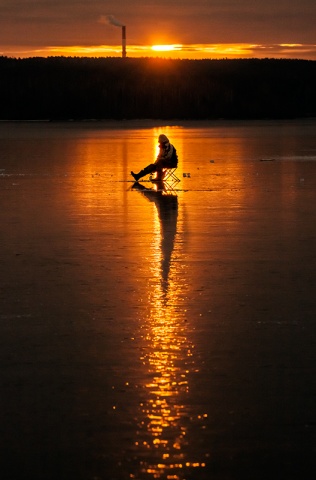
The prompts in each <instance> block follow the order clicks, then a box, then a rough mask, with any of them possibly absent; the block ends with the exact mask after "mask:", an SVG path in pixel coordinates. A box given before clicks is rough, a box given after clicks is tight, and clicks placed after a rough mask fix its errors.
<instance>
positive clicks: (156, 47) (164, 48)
mask: <svg viewBox="0 0 316 480" xmlns="http://www.w3.org/2000/svg"><path fill="white" fill-rule="evenodd" d="M181 47H182V45H153V46H152V47H151V49H152V50H154V51H155V52H171V51H173V50H181Z"/></svg>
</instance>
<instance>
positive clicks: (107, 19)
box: [99, 15, 126, 58]
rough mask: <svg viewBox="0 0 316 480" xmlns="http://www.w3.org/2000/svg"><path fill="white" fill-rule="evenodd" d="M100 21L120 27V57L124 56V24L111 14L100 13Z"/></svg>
mask: <svg viewBox="0 0 316 480" xmlns="http://www.w3.org/2000/svg"><path fill="white" fill-rule="evenodd" d="M99 22H100V23H104V24H110V25H114V26H115V27H122V58H126V26H125V25H123V23H122V22H120V21H119V20H116V18H114V17H113V15H107V16H106V17H105V16H104V15H102V16H101V17H100V19H99Z"/></svg>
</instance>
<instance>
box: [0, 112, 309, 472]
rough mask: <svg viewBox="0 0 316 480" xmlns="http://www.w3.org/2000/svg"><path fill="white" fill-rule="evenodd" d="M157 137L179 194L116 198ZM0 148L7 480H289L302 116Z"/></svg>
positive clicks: (299, 297)
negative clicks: (174, 159) (167, 146)
mask: <svg viewBox="0 0 316 480" xmlns="http://www.w3.org/2000/svg"><path fill="white" fill-rule="evenodd" d="M162 132H163V133H165V134H167V135H168V137H169V138H170V139H171V141H172V143H173V144H174V145H175V146H176V148H177V152H178V154H179V168H178V170H177V176H178V178H180V180H181V181H180V183H178V184H177V185H176V186H175V187H174V188H171V189H165V191H161V190H160V188H159V186H157V185H156V186H155V185H153V184H152V183H150V182H149V181H144V182H143V183H142V184H141V185H142V186H139V185H138V186H135V185H133V181H132V178H131V176H130V170H132V169H133V170H135V171H138V170H140V169H141V168H142V167H143V166H144V165H145V164H147V163H151V162H152V160H153V159H154V158H155V155H156V148H157V137H158V135H159V134H160V133H162ZM0 138H1V143H0V184H1V188H0V196H1V206H2V208H1V214H0V215H1V233H0V236H1V237H0V240H1V251H0V255H1V266H2V267H1V273H0V276H1V277H0V280H1V283H0V285H1V287H0V302H1V315H0V329H1V332H0V333H1V335H0V338H1V349H0V364H1V365H2V367H1V409H0V412H1V413H0V415H1V424H2V445H3V447H2V453H3V459H4V463H5V466H4V468H3V470H2V471H3V472H8V476H7V478H23V474H24V473H23V472H25V471H31V472H32V478H34V479H36V480H37V479H41V480H42V479H53V478H54V479H56V478H65V479H67V480H69V479H84V480H86V479H92V478H95V479H96V478H101V479H103V478H104V479H116V480H126V479H132V478H135V479H140V480H142V479H155V478H160V479H175V480H184V479H194V480H195V479H199V480H204V479H209V478H212V479H224V478H244V479H250V478H251V479H252V478H254V477H253V475H254V472H256V475H255V476H256V478H257V479H266V478H283V477H285V476H286V478H289V479H290V478H293V479H294V478H298V477H297V472H299V473H300V475H301V476H302V475H303V474H304V472H309V471H310V468H311V467H312V466H313V439H314V433H315V432H314V429H313V418H314V417H313V416H314V400H313V399H314V398H315V394H316V385H315V378H316V377H315V372H314V365H315V354H314V351H315V349H314V345H315V329H314V318H315V307H316V305H315V302H316V301H315V298H316V296H315V271H316V269H315V266H316V265H315V263H316V260H315V259H316V256H315V234H316V227H315V222H314V220H313V219H314V205H315V192H316V188H315V187H316V175H315V167H316V166H315V163H314V156H315V151H316V143H315V142H316V141H315V138H316V136H315V122H314V121H307V120H306V121H301V122H294V121H293V122H252V123H241V122H235V123H234V122H230V123H228V122H220V123H212V124H205V123H196V124H192V123H184V124H182V125H177V126H166V125H165V126H159V125H155V124H152V123H151V124H149V123H147V124H139V123H138V124H137V123H136V122H130V123H120V124H108V123H86V124H85V123H83V124H81V123H78V124H31V125H29V124H1V125H0ZM272 159H273V161H272ZM263 160H270V161H263ZM188 172H189V173H188ZM302 179H303V180H304V181H302ZM17 452H18V455H17ZM303 476H304V475H303Z"/></svg>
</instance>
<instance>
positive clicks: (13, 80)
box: [0, 56, 316, 120]
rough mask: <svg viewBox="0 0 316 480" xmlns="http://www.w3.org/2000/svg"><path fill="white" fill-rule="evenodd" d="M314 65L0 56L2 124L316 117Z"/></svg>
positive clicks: (267, 61)
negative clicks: (9, 122) (45, 121)
mask: <svg viewBox="0 0 316 480" xmlns="http://www.w3.org/2000/svg"><path fill="white" fill-rule="evenodd" d="M315 85H316V62H315V61H307V60H277V59H263V60H259V59H245V60H241V59H238V60H168V59H157V58H141V59H136V58H125V59H122V58H77V57H49V58H39V57H36V58H27V59H15V58H9V57H4V56H3V57H0V119H2V120H40V119H45V120H68V119H75V120H82V119H100V120H102V119H144V118H148V119H188V120H190V119H216V118H228V119H229V118H230V119H242V118H247V119H260V118H295V117H308V116H316V93H315V90H316V89H315Z"/></svg>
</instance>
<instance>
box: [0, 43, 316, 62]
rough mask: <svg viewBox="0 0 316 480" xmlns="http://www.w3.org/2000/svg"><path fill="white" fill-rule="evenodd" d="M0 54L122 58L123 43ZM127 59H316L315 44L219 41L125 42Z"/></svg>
mask: <svg viewBox="0 0 316 480" xmlns="http://www.w3.org/2000/svg"><path fill="white" fill-rule="evenodd" d="M0 55H1V56H9V57H19V58H30V57H51V56H75V57H108V56H110V57H121V56H122V45H89V46H86V45H71V46H63V45H62V46H45V47H33V46H12V47H7V48H3V47H0ZM126 55H127V57H130V58H140V57H150V58H165V59H180V60H181V59H183V60H190V59H192V60H202V59H205V60H206V59H214V60H215V59H225V58H227V59H236V58H287V59H302V60H316V45H314V44H302V43H278V44H258V43H218V44H166V45H127V46H126Z"/></svg>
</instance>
